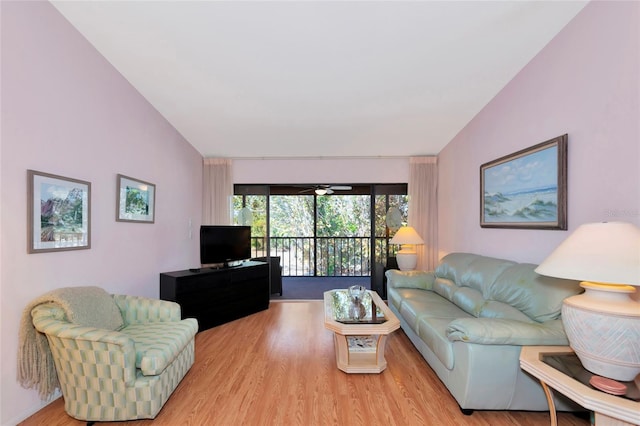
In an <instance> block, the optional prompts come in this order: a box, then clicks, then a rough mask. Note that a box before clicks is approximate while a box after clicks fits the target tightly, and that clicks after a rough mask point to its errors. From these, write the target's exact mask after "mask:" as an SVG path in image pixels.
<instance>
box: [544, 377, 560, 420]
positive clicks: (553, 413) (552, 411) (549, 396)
mask: <svg viewBox="0 0 640 426" xmlns="http://www.w3.org/2000/svg"><path fill="white" fill-rule="evenodd" d="M540 384H541V385H542V389H543V390H544V394H545V396H546V397H547V404H549V416H550V417H551V426H558V417H557V416H556V404H555V403H554V402H553V392H552V391H551V388H549V386H547V384H546V383H545V382H543V381H542V380H540Z"/></svg>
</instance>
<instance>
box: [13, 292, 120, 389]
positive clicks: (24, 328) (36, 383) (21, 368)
mask: <svg viewBox="0 0 640 426" xmlns="http://www.w3.org/2000/svg"><path fill="white" fill-rule="evenodd" d="M43 303H55V304H57V305H59V306H60V307H61V308H62V309H63V310H64V311H65V314H66V316H67V319H68V320H69V321H70V322H72V323H74V324H77V325H82V326H86V327H96V328H102V329H107V330H118V329H120V328H122V326H123V320H122V314H121V313H120V310H119V309H118V306H117V305H116V303H115V301H114V300H113V297H112V296H111V295H110V294H109V293H107V292H106V291H105V290H103V289H102V288H100V287H65V288H59V289H56V290H53V291H50V292H48V293H46V294H43V295H42V296H40V297H38V298H36V299H34V300H33V301H31V303H29V304H28V305H27V307H26V308H25V309H24V311H23V312H22V318H21V321H20V330H19V334H18V338H19V344H18V382H19V383H20V385H22V387H24V388H28V389H29V388H36V389H37V390H38V393H39V395H40V398H42V399H43V400H44V399H48V398H49V397H50V396H51V395H52V394H53V393H54V392H55V390H56V389H58V388H59V387H60V383H59V382H58V376H57V374H56V369H55V364H54V362H53V357H52V355H51V350H50V349H49V343H48V342H47V336H45V335H44V334H43V333H40V332H39V331H38V330H36V329H35V327H34V326H33V321H32V318H31V311H32V310H33V308H35V307H36V306H38V305H40V304H43Z"/></svg>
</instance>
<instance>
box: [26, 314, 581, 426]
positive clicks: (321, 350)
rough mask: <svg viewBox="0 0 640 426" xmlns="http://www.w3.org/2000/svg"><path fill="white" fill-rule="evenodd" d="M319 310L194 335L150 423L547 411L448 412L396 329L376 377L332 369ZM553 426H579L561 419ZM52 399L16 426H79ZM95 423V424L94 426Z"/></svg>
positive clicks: (529, 423)
mask: <svg viewBox="0 0 640 426" xmlns="http://www.w3.org/2000/svg"><path fill="white" fill-rule="evenodd" d="M323 315H324V314H323V304H322V301H305V302H293V301H283V302H272V303H271V307H270V308H269V309H268V310H266V311H263V312H259V313H257V314H253V315H251V316H249V317H246V318H243V319H240V320H237V321H234V322H231V323H228V324H224V325H221V326H218V327H215V328H212V329H209V330H206V331H203V332H201V333H198V335H197V336H196V361H195V364H194V365H193V367H192V368H191V370H190V371H189V373H188V374H187V375H186V376H185V378H184V379H183V380H182V382H181V383H180V385H179V386H178V388H177V389H176V390H175V392H174V393H173V395H172V396H171V397H170V398H169V401H168V402H167V403H166V404H165V406H164V408H163V409H162V410H161V411H160V413H159V414H158V416H157V417H156V418H155V419H154V420H136V421H129V422H126V425H127V426H138V425H140V426H142V425H154V426H160V425H162V426H164V425H166V426H169V425H171V426H174V425H198V426H200V425H207V426H217V425H221V426H235V425H305V426H307V425H323V426H324V425H344V426H356V425H398V426H401V425H409V426H412V425H471V426H506V425H521V426H535V425H540V426H543V425H544V426H546V425H548V424H549V413H548V412H518V411H510V412H508V411H494V412H492V411H476V412H475V413H474V414H473V415H471V416H465V415H463V414H462V413H461V412H460V409H459V408H458V405H457V404H456V402H455V400H454V399H453V397H452V396H451V395H450V394H449V392H448V391H447V389H446V388H445V386H444V385H443V384H442V383H441V382H440V380H439V379H438V378H437V376H436V375H435V373H434V372H433V371H432V370H431V369H430V368H429V366H428V364H427V363H426V362H425V361H424V359H423V358H422V357H421V356H420V354H419V353H418V351H417V350H415V348H414V347H413V345H412V344H411V342H410V341H409V339H408V338H407V337H406V336H405V334H404V333H403V332H402V330H398V331H396V332H394V333H393V334H392V335H390V336H389V339H388V340H387V348H386V358H387V362H388V367H387V369H386V370H385V371H384V372H382V373H381V374H351V375H349V374H345V373H343V372H341V371H340V370H338V369H337V368H336V361H335V353H334V348H333V337H332V333H331V332H330V331H329V330H326V329H325V328H324V324H323ZM558 417H559V419H558V422H559V425H560V426H587V425H589V422H588V421H586V420H584V419H581V418H578V417H576V416H574V415H573V414H569V413H560V414H559V416H558ZM84 424H85V422H81V421H79V420H75V419H73V418H71V417H69V416H68V415H67V414H66V413H65V412H64V407H63V402H62V399H59V400H57V401H55V402H53V403H52V404H50V405H48V406H47V407H45V408H43V409H42V410H40V411H39V412H37V413H36V414H34V415H33V416H31V417H30V418H28V419H26V420H25V421H24V422H22V423H21V425H24V426H31V425H47V426H76V425H77V426H79V425H84ZM98 424H99V423H98Z"/></svg>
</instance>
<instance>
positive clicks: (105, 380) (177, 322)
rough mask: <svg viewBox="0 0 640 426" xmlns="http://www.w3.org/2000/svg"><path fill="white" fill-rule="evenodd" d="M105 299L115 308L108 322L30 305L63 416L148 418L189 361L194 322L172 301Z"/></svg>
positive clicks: (48, 306) (191, 359) (56, 307)
mask: <svg viewBox="0 0 640 426" xmlns="http://www.w3.org/2000/svg"><path fill="white" fill-rule="evenodd" d="M111 297H112V298H113V301H111V300H110V298H109V297H108V295H107V299H106V302H107V304H109V303H113V302H115V305H116V307H117V308H116V307H113V309H114V310H115V315H116V318H115V320H116V321H115V324H116V325H115V327H110V328H98V327H91V326H85V325H79V324H76V323H73V322H70V321H69V320H68V319H67V317H66V314H65V310H64V309H63V308H62V307H61V306H60V305H58V304H56V303H43V304H39V305H37V306H36V307H35V308H33V310H32V311H31V317H32V319H33V325H34V326H35V329H36V330H38V331H39V332H40V333H44V334H45V335H46V337H47V340H48V343H49V348H50V350H51V354H52V356H53V361H54V363H55V370H56V373H57V379H58V381H59V387H60V389H61V391H62V395H63V398H64V404H65V411H66V412H67V413H68V414H69V415H70V416H72V417H74V418H76V419H79V420H86V421H88V422H94V421H120V420H132V419H145V418H150V419H152V418H154V417H156V415H157V414H158V412H159V411H160V409H161V408H162V406H163V405H164V403H165V402H166V401H167V399H168V398H169V396H170V395H171V393H172V392H173V391H174V389H175V388H176V386H178V384H179V383H180V381H181V380H182V378H183V377H184V375H185V374H186V373H187V372H188V370H189V369H190V368H191V366H192V365H193V362H194V352H195V344H194V342H195V340H194V338H195V334H196V332H197V330H198V323H197V321H196V320H195V319H192V318H188V319H184V320H181V318H180V305H178V304H177V303H173V302H168V301H163V300H156V299H147V298H143V297H135V296H124V295H111ZM92 302H94V303H96V301H95V299H94V300H92ZM102 304H103V305H104V303H102ZM107 308H109V307H108V306H107ZM118 310H119V311H120V312H119V314H118V312H117V311H118ZM118 315H121V316H122V318H121V320H120V318H119V317H118ZM114 328H115V329H114Z"/></svg>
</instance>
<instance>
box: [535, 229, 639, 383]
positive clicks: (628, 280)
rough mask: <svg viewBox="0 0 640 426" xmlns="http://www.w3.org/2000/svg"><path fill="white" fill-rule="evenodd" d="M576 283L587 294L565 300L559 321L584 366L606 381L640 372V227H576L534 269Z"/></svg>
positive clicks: (624, 379)
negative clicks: (636, 296)
mask: <svg viewBox="0 0 640 426" xmlns="http://www.w3.org/2000/svg"><path fill="white" fill-rule="evenodd" d="M536 272H537V273H539V274H541V275H548V276H551V277H557V278H567V279H573V280H580V281H582V283H581V284H580V285H581V286H582V287H583V288H584V289H585V292H584V293H582V294H580V295H577V296H572V297H569V298H567V299H565V300H564V303H563V305H562V323H563V325H564V328H565V331H566V333H567V338H568V339H569V345H570V346H571V348H572V349H573V350H574V352H575V353H576V355H577V356H578V358H579V359H580V361H581V362H582V365H583V366H584V367H585V368H586V369H587V370H589V371H591V372H592V373H595V374H597V375H600V376H604V377H607V378H610V379H615V380H622V381H630V380H633V379H634V378H635V377H636V376H637V375H638V374H640V303H639V302H637V301H635V300H633V299H632V298H631V297H630V295H631V294H633V293H634V292H635V291H636V289H635V288H634V286H640V228H638V227H637V226H635V225H633V224H631V223H624V222H610V223H607V222H605V223H590V224H585V225H582V226H580V227H578V228H577V229H576V230H575V232H573V233H572V234H571V235H570V236H569V237H568V238H567V239H566V240H565V241H564V242H563V243H562V244H560V245H559V246H558V247H557V248H556V249H555V250H554V251H553V252H552V253H551V255H549V257H547V258H546V259H545V260H544V261H543V262H542V263H541V264H540V265H539V266H538V267H537V268H536Z"/></svg>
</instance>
